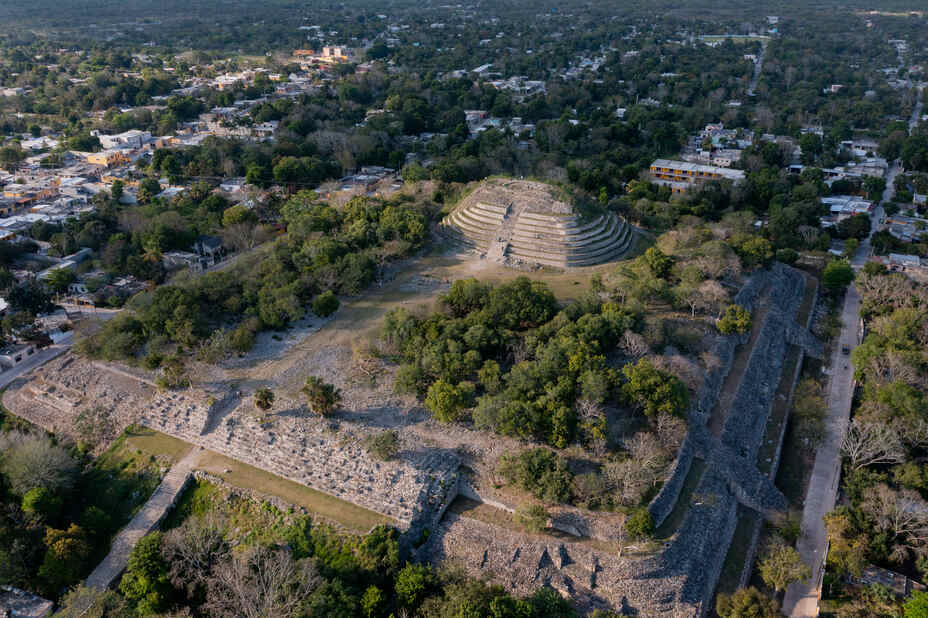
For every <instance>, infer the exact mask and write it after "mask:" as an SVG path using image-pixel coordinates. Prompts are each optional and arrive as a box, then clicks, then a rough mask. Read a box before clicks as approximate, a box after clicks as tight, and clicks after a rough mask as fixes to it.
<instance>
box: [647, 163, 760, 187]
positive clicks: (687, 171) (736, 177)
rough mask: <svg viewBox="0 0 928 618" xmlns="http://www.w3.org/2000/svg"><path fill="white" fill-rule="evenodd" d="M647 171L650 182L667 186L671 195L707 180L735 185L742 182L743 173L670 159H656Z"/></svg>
mask: <svg viewBox="0 0 928 618" xmlns="http://www.w3.org/2000/svg"><path fill="white" fill-rule="evenodd" d="M648 171H649V172H650V176H651V182H653V183H655V184H658V185H664V186H669V187H670V190H671V191H672V192H673V193H684V192H685V191H687V190H688V189H690V188H691V187H692V186H693V185H696V184H702V183H704V182H706V181H708V180H730V181H732V182H733V183H735V184H738V183H740V182H742V181H743V180H744V172H743V171H741V170H733V169H729V168H726V167H716V166H714V165H701V164H699V163H690V162H689V161H672V160H670V159H657V160H656V161H654V163H652V164H651V167H650V169H649V170H648Z"/></svg>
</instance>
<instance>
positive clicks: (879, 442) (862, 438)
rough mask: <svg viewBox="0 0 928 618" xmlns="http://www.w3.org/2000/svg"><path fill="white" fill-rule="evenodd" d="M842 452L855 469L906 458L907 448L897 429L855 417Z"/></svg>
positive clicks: (848, 430) (846, 434)
mask: <svg viewBox="0 0 928 618" xmlns="http://www.w3.org/2000/svg"><path fill="white" fill-rule="evenodd" d="M841 452H842V454H844V456H845V457H847V458H848V461H849V462H850V464H851V467H852V468H854V469H855V470H859V469H861V468H863V467H864V466H869V465H873V464H894V463H901V462H902V461H904V460H905V449H904V448H903V446H902V441H901V440H900V439H899V435H898V434H896V432H895V431H893V430H892V429H890V428H889V427H887V426H886V425H884V424H883V423H873V422H866V421H861V420H857V419H854V420H853V421H851V424H850V426H849V427H848V428H847V433H845V434H844V439H843V440H842V442H841Z"/></svg>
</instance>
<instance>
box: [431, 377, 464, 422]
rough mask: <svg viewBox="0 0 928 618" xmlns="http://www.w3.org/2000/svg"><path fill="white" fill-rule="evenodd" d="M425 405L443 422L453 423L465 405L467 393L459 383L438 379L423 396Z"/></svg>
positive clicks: (462, 411) (459, 416)
mask: <svg viewBox="0 0 928 618" xmlns="http://www.w3.org/2000/svg"><path fill="white" fill-rule="evenodd" d="M425 407H426V408H428V409H429V411H430V412H431V413H432V415H433V416H434V417H435V418H437V419H438V420H440V421H442V422H444V423H453V422H454V421H456V420H458V419H459V418H461V415H462V414H463V413H464V409H465V408H466V407H467V394H466V392H465V389H463V388H462V387H461V385H457V386H455V385H454V384H451V383H450V382H446V381H445V380H442V379H438V380H436V381H435V382H433V383H432V385H431V386H429V390H428V393H427V394H426V396H425Z"/></svg>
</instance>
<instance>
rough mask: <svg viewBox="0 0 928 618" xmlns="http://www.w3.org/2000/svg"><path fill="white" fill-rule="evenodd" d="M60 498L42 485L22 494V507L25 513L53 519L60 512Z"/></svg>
mask: <svg viewBox="0 0 928 618" xmlns="http://www.w3.org/2000/svg"><path fill="white" fill-rule="evenodd" d="M61 504H62V500H61V497H60V496H56V495H54V494H53V493H52V492H50V491H49V490H48V489H46V488H44V487H35V488H33V489H30V490H29V491H27V492H26V495H24V496H23V501H22V509H23V512H24V513H26V514H27V515H32V516H35V517H39V518H41V519H46V520H48V519H55V518H56V517H57V516H58V515H59V513H60V512H61Z"/></svg>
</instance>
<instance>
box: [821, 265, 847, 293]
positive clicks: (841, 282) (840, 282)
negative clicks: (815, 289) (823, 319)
mask: <svg viewBox="0 0 928 618" xmlns="http://www.w3.org/2000/svg"><path fill="white" fill-rule="evenodd" d="M853 280H854V269H853V268H851V265H850V264H849V263H848V262H847V260H832V261H830V262H828V264H827V265H826V266H825V270H824V271H822V285H824V286H825V288H826V289H827V290H828V291H829V292H831V293H832V294H838V293H840V292H842V291H844V288H846V287H847V286H848V285H850V284H851V281H853Z"/></svg>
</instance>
